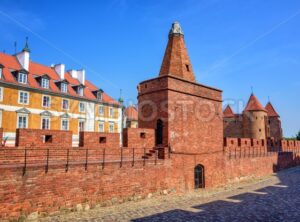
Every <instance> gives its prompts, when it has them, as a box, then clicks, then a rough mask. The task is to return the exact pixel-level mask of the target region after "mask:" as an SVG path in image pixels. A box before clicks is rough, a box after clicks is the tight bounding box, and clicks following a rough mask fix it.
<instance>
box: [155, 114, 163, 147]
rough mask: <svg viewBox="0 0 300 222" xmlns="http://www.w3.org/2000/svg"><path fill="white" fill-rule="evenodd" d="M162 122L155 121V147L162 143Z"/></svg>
mask: <svg viewBox="0 0 300 222" xmlns="http://www.w3.org/2000/svg"><path fill="white" fill-rule="evenodd" d="M163 128H164V126H163V121H162V120H161V119H159V120H157V122H156V131H155V134H156V135H155V136H156V145H160V144H162V143H163Z"/></svg>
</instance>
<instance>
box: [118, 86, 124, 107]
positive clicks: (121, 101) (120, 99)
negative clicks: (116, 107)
mask: <svg viewBox="0 0 300 222" xmlns="http://www.w3.org/2000/svg"><path fill="white" fill-rule="evenodd" d="M123 102H124V100H123V98H122V89H120V97H119V103H121V104H123Z"/></svg>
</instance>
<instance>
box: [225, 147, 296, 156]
mask: <svg viewBox="0 0 300 222" xmlns="http://www.w3.org/2000/svg"><path fill="white" fill-rule="evenodd" d="M225 153H226V155H227V157H228V158H229V159H239V158H252V157H265V156H272V155H278V154H281V153H293V154H299V153H300V149H282V148H281V147H268V148H266V147H242V148H241V147H235V148H227V149H225Z"/></svg>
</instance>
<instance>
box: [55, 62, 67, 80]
mask: <svg viewBox="0 0 300 222" xmlns="http://www.w3.org/2000/svg"><path fill="white" fill-rule="evenodd" d="M54 69H55V71H56V72H57V74H58V75H59V77H60V79H65V64H56V65H54Z"/></svg>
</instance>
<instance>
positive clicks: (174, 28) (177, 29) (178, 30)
mask: <svg viewBox="0 0 300 222" xmlns="http://www.w3.org/2000/svg"><path fill="white" fill-rule="evenodd" d="M171 35H183V31H182V29H181V27H180V24H179V22H173V24H172V27H171V30H170V32H169V36H171Z"/></svg>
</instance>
